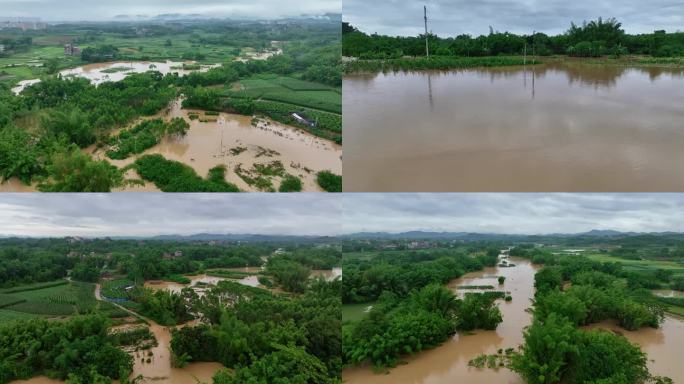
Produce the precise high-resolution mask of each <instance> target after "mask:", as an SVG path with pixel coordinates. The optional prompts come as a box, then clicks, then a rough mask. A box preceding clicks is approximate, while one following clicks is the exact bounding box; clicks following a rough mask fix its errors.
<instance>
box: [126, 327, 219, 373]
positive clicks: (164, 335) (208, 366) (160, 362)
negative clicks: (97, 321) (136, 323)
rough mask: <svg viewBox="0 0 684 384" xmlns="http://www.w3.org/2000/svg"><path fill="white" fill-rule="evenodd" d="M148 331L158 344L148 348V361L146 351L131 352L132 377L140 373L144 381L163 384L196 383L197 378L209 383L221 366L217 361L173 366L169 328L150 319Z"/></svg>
mask: <svg viewBox="0 0 684 384" xmlns="http://www.w3.org/2000/svg"><path fill="white" fill-rule="evenodd" d="M150 332H152V334H154V337H155V338H156V339H157V343H158V345H157V346H156V347H154V348H152V349H150V351H151V352H152V356H151V357H150V359H151V362H149V363H148V362H147V358H148V357H149V356H148V354H147V351H140V352H137V353H136V352H133V360H134V365H133V374H132V375H131V377H132V378H133V377H137V376H138V375H142V376H143V377H144V378H145V382H154V383H165V384H196V383H197V381H198V380H199V381H200V382H206V383H211V377H212V376H213V375H214V373H216V371H218V370H220V369H221V368H223V365H221V364H219V363H191V364H188V365H187V366H186V367H184V368H173V367H172V366H171V349H170V348H171V331H170V329H169V328H168V327H163V326H161V325H159V324H156V323H154V322H153V321H150Z"/></svg>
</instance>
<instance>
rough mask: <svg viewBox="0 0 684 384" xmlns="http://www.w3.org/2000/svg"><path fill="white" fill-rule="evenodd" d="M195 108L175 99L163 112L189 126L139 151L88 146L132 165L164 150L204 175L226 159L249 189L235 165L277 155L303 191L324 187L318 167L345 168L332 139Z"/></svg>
mask: <svg viewBox="0 0 684 384" xmlns="http://www.w3.org/2000/svg"><path fill="white" fill-rule="evenodd" d="M192 112H196V113H200V114H201V113H202V112H200V111H193V110H186V109H181V102H180V100H177V101H175V102H174V103H172V105H171V107H170V109H169V111H168V113H164V114H163V116H160V117H165V118H173V117H183V118H185V119H186V121H188V122H190V129H189V130H188V132H187V134H186V135H185V136H183V137H167V138H164V139H163V140H162V142H161V143H159V144H158V145H155V146H154V147H152V148H149V149H148V150H146V151H145V152H143V153H142V154H141V155H138V156H131V157H129V158H128V159H125V160H111V159H108V158H106V156H105V153H104V151H103V150H96V149H95V147H92V148H90V149H89V151H91V152H92V153H93V155H94V157H95V158H100V159H107V160H108V161H109V162H111V163H112V164H114V165H116V166H118V167H124V166H126V165H129V164H131V163H133V162H134V161H135V159H136V158H138V157H139V156H142V155H146V154H161V155H162V156H164V157H165V158H167V159H169V160H176V161H180V162H182V163H185V164H187V165H189V166H190V167H192V168H193V169H194V170H195V171H196V172H197V173H198V174H199V175H201V176H202V177H205V176H206V175H207V173H208V172H209V169H211V168H213V167H215V166H217V165H221V164H223V165H225V166H226V168H227V169H228V172H226V174H227V175H226V179H227V180H228V181H229V182H231V183H233V184H235V185H237V186H238V188H240V189H241V190H245V191H254V190H255V188H253V187H252V186H250V185H248V184H247V183H246V182H245V181H244V180H243V179H241V178H240V177H239V176H238V175H237V174H236V173H235V168H236V167H237V166H240V167H241V168H242V169H250V168H252V166H253V165H254V164H255V163H268V162H271V161H275V160H278V161H280V162H281V163H282V164H283V166H284V168H285V169H286V171H287V172H288V173H289V174H292V175H295V176H298V177H300V178H301V179H302V186H303V190H304V191H320V190H321V189H320V187H319V186H318V184H317V183H316V173H317V172H318V171H323V170H330V171H332V172H333V173H335V174H338V175H339V174H341V173H342V146H340V145H338V144H335V143H334V142H332V141H328V140H325V139H321V138H319V137H316V136H314V135H311V134H309V133H307V132H304V131H302V130H300V129H297V128H294V127H290V126H286V125H283V124H280V123H277V122H273V121H270V120H260V121H259V122H258V123H256V126H255V125H253V124H252V117H251V116H242V115H234V114H229V113H221V114H219V115H218V116H215V119H214V120H215V121H205V122H201V121H199V120H190V118H189V117H188V114H189V113H192ZM238 149H239V150H238ZM231 150H233V151H231ZM236 150H237V151H236ZM152 187H154V186H151V187H150V188H152ZM277 187H278V186H277V185H276V188H277ZM124 190H128V189H124ZM132 190H133V191H135V190H137V189H136V188H133V189H132Z"/></svg>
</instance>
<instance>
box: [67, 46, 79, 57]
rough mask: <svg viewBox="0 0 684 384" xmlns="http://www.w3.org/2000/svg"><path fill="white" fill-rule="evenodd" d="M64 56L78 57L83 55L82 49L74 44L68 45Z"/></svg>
mask: <svg viewBox="0 0 684 384" xmlns="http://www.w3.org/2000/svg"><path fill="white" fill-rule="evenodd" d="M64 54H65V55H67V56H78V55H80V54H81V48H79V47H77V46H75V45H73V44H67V45H65V46H64Z"/></svg>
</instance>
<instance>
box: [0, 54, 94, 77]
mask: <svg viewBox="0 0 684 384" xmlns="http://www.w3.org/2000/svg"><path fill="white" fill-rule="evenodd" d="M49 59H59V68H69V67H73V66H77V65H80V64H81V63H82V62H81V59H80V57H74V56H65V55H64V48H62V47H61V46H35V45H34V46H32V47H31V49H30V50H28V51H26V52H20V53H16V54H14V55H12V56H10V57H0V81H9V82H10V83H16V82H18V81H20V80H26V79H35V78H37V77H40V76H42V75H44V74H46V71H45V68H44V67H43V65H44V64H45V62H46V61H47V60H49Z"/></svg>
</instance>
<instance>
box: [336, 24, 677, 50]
mask: <svg viewBox="0 0 684 384" xmlns="http://www.w3.org/2000/svg"><path fill="white" fill-rule="evenodd" d="M342 31H343V35H342V54H343V55H344V56H353V57H359V58H361V59H397V58H401V57H403V56H424V55H425V35H420V36H416V37H403V36H384V35H378V34H370V35H369V34H366V33H364V32H361V31H359V30H358V29H356V28H355V27H354V26H352V25H350V24H349V23H343V29H342ZM427 37H428V41H429V43H430V47H431V52H432V53H433V54H434V55H436V56H471V57H476V56H498V55H522V54H523V53H524V52H527V54H528V55H532V54H534V55H540V56H548V55H570V56H582V57H590V56H591V57H597V56H604V55H613V56H621V55H624V54H637V55H651V56H659V57H669V56H682V55H684V32H674V33H667V32H666V31H664V30H657V31H654V32H653V33H647V34H633V35H632V34H627V33H625V31H624V30H623V29H622V24H621V23H620V22H619V21H617V20H616V19H614V18H609V19H605V20H604V19H602V18H599V19H598V20H592V21H589V22H586V21H585V22H583V23H582V25H576V24H574V23H571V25H570V28H569V29H568V30H567V31H566V32H565V33H562V34H559V35H555V36H549V35H547V34H545V33H541V32H536V33H534V34H529V35H516V34H513V33H510V32H499V31H495V30H494V29H493V28H492V27H490V31H489V34H487V35H481V36H477V37H473V36H471V35H467V34H463V35H458V36H456V37H448V38H442V37H439V36H436V35H434V34H428V36H427Z"/></svg>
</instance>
